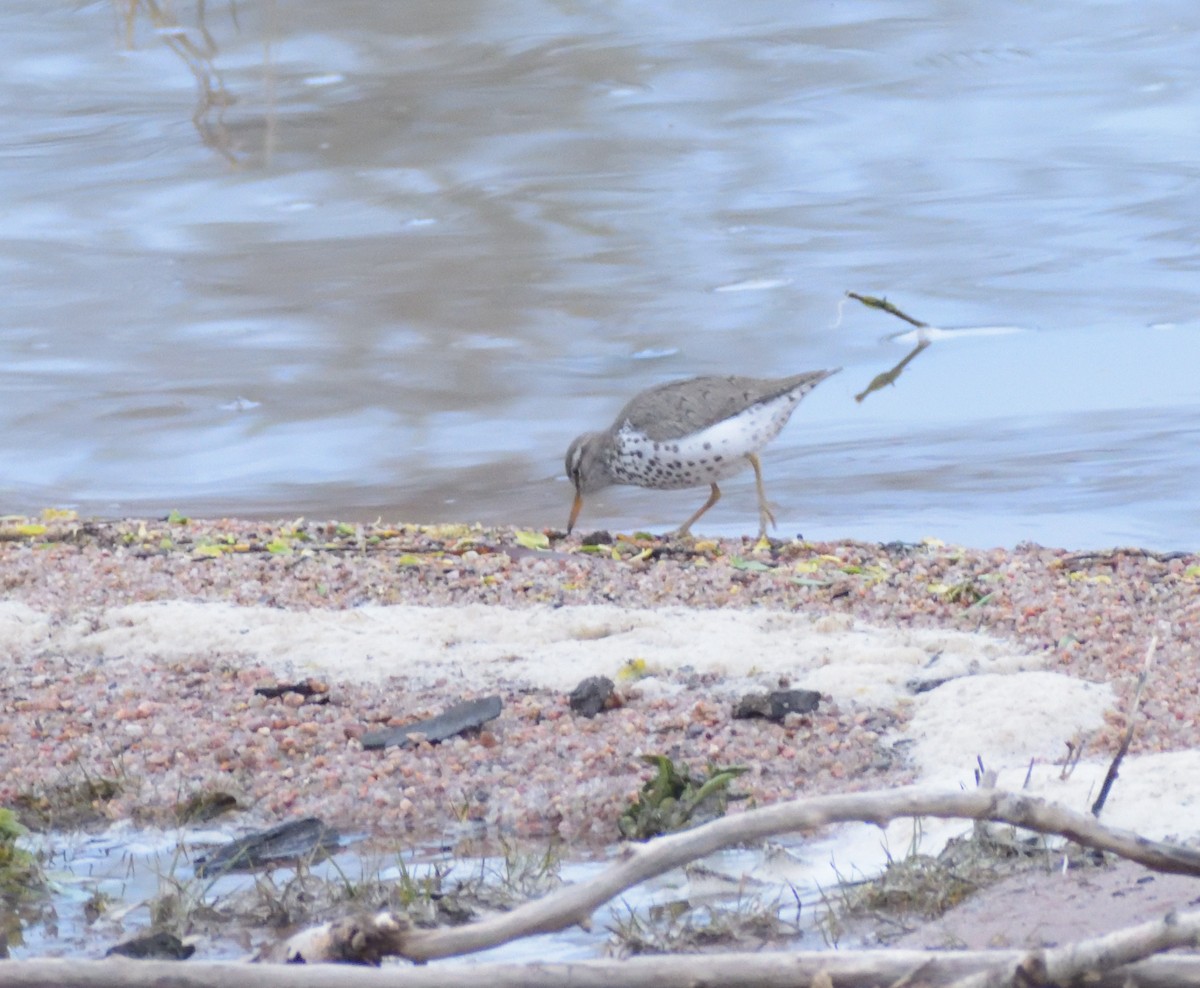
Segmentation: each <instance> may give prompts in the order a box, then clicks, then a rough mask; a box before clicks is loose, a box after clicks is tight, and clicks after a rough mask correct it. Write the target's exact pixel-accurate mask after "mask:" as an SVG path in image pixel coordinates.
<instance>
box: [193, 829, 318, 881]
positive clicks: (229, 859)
mask: <svg viewBox="0 0 1200 988" xmlns="http://www.w3.org/2000/svg"><path fill="white" fill-rule="evenodd" d="M340 846H341V836H340V835H339V834H338V832H337V831H336V830H334V829H333V828H332V827H329V826H326V825H325V824H324V823H323V822H322V821H321V820H318V819H317V818H316V817H315V816H310V817H305V818H304V819H303V820H290V821H288V822H287V823H282V824H280V825H279V826H278V827H272V828H271V829H270V830H263V831H260V832H259V833H256V834H248V835H247V836H245V837H239V838H238V839H237V840H233V841H230V842H229V843H228V844H224V845H222V846H221V847H219V848H217V850H216V851H214V852H213V853H212V854H210V855H206V856H204V857H201V858H198V859H197V860H196V875H197V876H198V877H201V878H203V877H207V876H211V875H216V874H220V873H221V872H225V871H254V870H255V869H258V868H269V867H273V866H275V865H282V864H292V863H294V862H296V861H304V860H314V859H316V858H319V857H325V856H326V855H327V854H328V853H329V852H330V851H334V850H336V849H337V848H338V847H340Z"/></svg>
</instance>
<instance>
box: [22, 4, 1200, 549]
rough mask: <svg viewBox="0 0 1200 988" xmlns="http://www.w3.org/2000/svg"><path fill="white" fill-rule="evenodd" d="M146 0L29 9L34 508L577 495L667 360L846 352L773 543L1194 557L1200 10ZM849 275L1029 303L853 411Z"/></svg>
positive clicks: (783, 365)
mask: <svg viewBox="0 0 1200 988" xmlns="http://www.w3.org/2000/svg"><path fill="white" fill-rule="evenodd" d="M130 6H131V5H129V4H124V3H122V4H116V3H109V2H106V0H96V2H92V3H86V4H60V5H50V6H47V5H46V4H44V3H36V2H34V0H9V2H7V3H5V4H3V5H2V8H0V49H2V53H3V57H2V58H0V106H2V109H3V114H4V119H5V128H4V131H3V133H2V134H0V215H2V216H3V222H2V223H0V277H2V283H3V286H4V304H3V305H2V306H0V463H2V464H3V469H2V470H0V513H4V512H32V511H36V510H38V509H40V508H42V507H45V506H49V505H58V506H65V507H75V508H77V509H79V510H80V511H82V512H85V513H91V514H102V515H127V514H132V513H159V512H162V513H165V512H166V511H168V510H171V509H179V510H181V511H183V512H185V513H192V514H247V515H267V516H293V515H300V514H305V515H309V516H318V517H330V516H336V517H340V518H346V519H357V518H373V517H375V516H378V515H382V516H383V517H385V518H395V519H403V520H411V521H427V522H434V521H447V520H478V521H483V522H487V523H499V522H514V523H517V524H521V525H527V526H536V527H542V526H548V525H550V526H561V525H563V523H564V522H565V518H566V513H567V508H568V506H569V501H570V495H569V492H568V490H567V486H566V482H565V480H564V479H563V478H562V477H561V473H562V455H563V453H564V452H565V449H566V446H567V444H568V442H569V441H570V439H571V438H572V436H574V435H575V434H576V433H577V432H579V431H582V430H583V429H585V428H591V427H597V426H601V425H604V424H606V422H607V421H608V420H609V419H610V418H611V416H612V415H613V414H614V413H615V412H616V410H617V409H618V408H619V407H620V405H621V404H622V403H623V402H624V400H625V399H626V398H627V397H628V396H629V395H630V394H632V393H633V392H634V391H636V390H638V389H640V388H642V387H645V386H648V385H650V384H653V383H656V382H658V381H660V380H663V379H666V378H671V377H680V376H688V375H692V374H700V373H719V372H731V371H738V372H742V373H750V374H772V373H776V372H784V371H794V370H803V369H810V368H816V367H827V366H839V365H841V366H844V367H845V368H846V370H845V372H844V373H843V374H842V375H840V376H839V377H837V378H834V379H833V380H831V381H829V382H827V383H825V384H824V385H822V387H821V388H820V389H818V390H817V391H816V392H815V393H814V394H813V395H811V396H810V397H809V398H808V399H807V400H806V402H805V404H804V406H802V408H801V410H800V411H799V413H798V414H797V416H796V418H795V420H794V422H793V424H792V425H791V426H790V427H789V428H788V429H787V430H786V431H785V432H784V433H783V435H782V436H781V437H780V438H779V439H778V440H777V441H776V442H775V444H774V445H773V446H772V448H771V449H770V450H769V452H768V454H767V457H766V471H767V473H766V476H767V483H768V491H769V493H770V495H771V498H772V500H773V501H774V502H775V503H776V504H777V506H778V508H777V511H776V514H777V516H778V518H779V520H780V534H783V535H792V534H796V533H798V532H803V533H804V534H805V535H807V536H810V537H827V536H828V537H835V536H837V537H840V536H851V537H861V538H872V539H875V538H877V539H915V538H919V537H921V536H924V535H936V536H940V537H942V538H945V539H950V540H959V541H967V542H972V543H978V544H994V543H1000V544H1004V543H1010V544H1011V543H1015V542H1017V541H1021V540H1025V539H1030V540H1035V541H1040V542H1045V543H1053V544H1065V545H1070V546H1093V545H1104V544H1110V543H1114V542H1138V543H1142V544H1147V545H1151V546H1157V547H1163V548H1175V547H1180V546H1185V545H1188V546H1194V545H1195V540H1196V534H1197V532H1198V531H1200V496H1198V495H1197V485H1196V484H1195V482H1194V478H1195V477H1196V476H1198V475H1200V443H1198V442H1197V438H1198V434H1200V389H1198V386H1197V384H1196V370H1195V368H1196V367H1197V366H1200V316H1198V314H1197V310H1198V304H1197V303H1198V301H1200V254H1198V253H1197V243H1200V143H1198V138H1197V134H1198V133H1200V58H1197V51H1198V44H1200V41H1198V38H1200V34H1198V30H1200V17H1198V15H1197V14H1196V11H1195V5H1194V4H1192V3H1186V2H1184V0H1163V2H1158V3H1152V4H1143V5H1130V4H1114V3H1099V2H1098V3H1091V4H1087V5H1085V7H1084V8H1083V9H1080V8H1079V7H1077V6H1074V5H1072V6H1068V7H1061V8H1059V7H1054V6H1050V7H1039V6H1036V5H1033V6H1031V5H1029V4H1025V3H1018V2H1015V0H1001V2H998V3H991V4H953V3H939V2H928V0H926V2H917V0H896V2H891V3H887V4H879V3H870V2H846V3H842V2H839V3H832V4H796V3H793V2H782V0H780V2H774V0H763V2H759V3H755V4H745V3H733V2H723V0H722V2H714V3H708V4H703V5H695V4H683V3H671V2H666V3H659V4H652V5H647V4H644V3H633V2H626V0H613V2H609V3H604V4H556V3H549V2H537V0H509V2H505V0H488V2H462V3H453V4H438V3H402V4H395V3H383V2H360V3H339V4H328V3H316V2H311V0H296V2H292V3H287V4H280V3H275V2H271V0H249V2H246V3H239V4H237V5H231V4H226V3H221V2H216V3H211V2H210V3H209V4H207V5H206V6H205V7H203V8H197V6H196V5H195V4H190V3H182V4H178V5H174V12H175V16H176V17H177V19H176V20H169V19H166V17H165V16H164V15H163V14H162V13H161V12H156V11H155V10H152V9H151V8H149V7H147V6H145V5H133V9H132V10H130ZM847 290H854V291H859V292H865V293H869V294H874V295H886V296H888V298H889V299H891V300H892V301H893V302H895V303H896V304H898V305H900V306H901V307H902V308H904V309H906V310H907V311H909V312H911V313H912V314H913V315H915V316H917V317H918V318H920V319H921V320H924V321H926V322H929V323H932V324H934V325H935V326H937V327H941V328H958V329H966V330H978V329H984V328H995V327H1000V328H1009V329H1011V330H1013V331H1011V332H1000V333H978V332H961V333H954V332H950V333H946V334H935V336H934V339H933V345H932V346H930V347H929V348H928V349H927V350H925V351H924V352H923V353H921V354H920V356H919V357H918V358H916V359H915V360H914V361H913V362H912V364H911V365H909V366H908V367H907V368H906V369H905V371H904V373H903V375H902V376H901V377H900V379H899V380H898V382H897V383H896V386H895V387H887V388H884V389H883V390H882V391H879V392H876V393H873V394H871V395H869V396H867V397H866V398H865V399H864V400H863V401H861V402H858V401H856V400H855V396H856V395H858V394H860V393H862V392H863V390H864V389H865V388H866V387H867V385H868V383H869V382H870V381H871V380H872V379H873V378H874V377H875V376H876V375H878V374H880V373H881V372H884V371H887V370H888V369H889V368H891V367H892V366H893V365H895V364H896V363H897V361H899V360H900V359H901V358H902V357H903V356H904V354H905V353H906V352H908V350H909V349H911V345H912V343H911V341H905V340H897V339H895V338H894V336H895V334H896V333H897V332H902V331H903V330H904V329H905V328H906V327H905V326H904V325H903V324H902V323H900V322H898V321H897V320H895V319H894V318H892V317H890V316H888V315H886V314H884V313H881V312H878V311H874V310H869V309H866V308H863V307H862V306H860V305H858V304H857V303H853V302H848V301H846V300H845V299H844V297H843V293H844V292H845V291H847ZM697 503H698V501H697V498H696V495H695V493H694V492H684V493H672V494H655V493H652V492H641V491H636V490H616V491H611V492H608V493H605V494H603V495H600V496H598V497H597V498H595V499H594V500H593V501H592V502H591V503H589V505H588V507H587V509H586V512H585V516H584V519H583V524H584V525H585V526H589V525H595V526H600V525H605V526H612V527H616V528H624V529H633V528H650V529H655V528H656V527H663V528H665V527H668V526H671V525H675V524H678V523H679V522H680V521H681V520H682V519H683V518H684V517H686V515H687V514H688V513H690V512H691V510H692V509H693V508H694V507H695V506H696V504H697ZM756 519H757V515H756V511H755V505H754V497H753V486H752V482H751V481H750V480H749V479H748V478H743V479H741V480H740V481H733V482H730V483H729V484H728V485H727V486H726V498H725V501H724V502H723V503H722V504H721V505H720V506H718V508H716V509H715V510H714V511H713V512H712V514H711V515H710V516H709V517H708V518H706V519H705V522H704V525H702V526H700V527H701V528H702V529H706V530H707V531H711V532H713V533H714V534H742V533H748V532H752V531H753V530H754V529H755V527H756Z"/></svg>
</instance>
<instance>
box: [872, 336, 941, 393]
mask: <svg viewBox="0 0 1200 988" xmlns="http://www.w3.org/2000/svg"><path fill="white" fill-rule="evenodd" d="M927 346H929V340H926V339H922V340H919V341H918V342H917V345H916V346H915V347H913V348H912V349H911V350H910V351H909V352H908V353H906V354H905V355H904V358H903V359H902V360H901V361H900V363H898V364H897V365H896V366H895V367H893V368H892V369H891V370H888V371H884V372H883V373H882V374H876V375H875V376H874V377H873V378H871V383H870V384H868V385H867V386H866V388H865V389H864V390H862V391H860V392H859V393H858V394H856V395H855V396H854V400H855V401H857V402H862V400H863V399H864V398H866V397H867V395H869V394H870V393H871V392H872V391H878V390H879V389H880V388H883V387H886V386H887V385H889V384H893V385H894V384H895V383H896V379H897V378H898V377H899V376H900V372H901V371H903V370H904V368H905V367H907V366H908V364H909V362H910V361H911V360H912V359H913V358H914V357H916V355H917V354H918V353H920V352H921V351H922V350H924V349H925V348H926V347H927Z"/></svg>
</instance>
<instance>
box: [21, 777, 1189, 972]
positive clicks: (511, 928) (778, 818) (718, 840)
mask: <svg viewBox="0 0 1200 988" xmlns="http://www.w3.org/2000/svg"><path fill="white" fill-rule="evenodd" d="M912 816H925V817H937V818H962V819H974V820H977V821H991V822H994V823H1008V824H1011V825H1014V826H1018V827H1023V828H1026V829H1028V830H1032V831H1036V832H1039V833H1044V834H1059V835H1062V836H1064V837H1067V838H1069V839H1071V840H1074V841H1076V842H1078V843H1080V844H1083V845H1085V846H1087V847H1091V848H1095V849H1098V850H1103V851H1111V852H1113V853H1115V854H1118V855H1121V856H1123V857H1126V858H1129V859H1130V860H1133V861H1137V862H1140V863H1141V864H1143V865H1145V866H1146V867H1149V868H1152V869H1155V870H1158V871H1165V872H1175V873H1181V874H1192V875H1200V851H1197V850H1193V849H1191V848H1187V847H1179V846H1174V845H1171V844H1166V843H1162V842H1158V841H1151V840H1146V839H1145V838H1142V837H1139V836H1138V835H1137V834H1134V833H1131V832H1129V831H1125V830H1118V829H1115V828H1112V827H1107V826H1104V825H1103V824H1101V823H1100V822H1099V821H1097V820H1096V819H1095V818H1094V817H1092V816H1090V815H1088V814H1083V813H1077V812H1075V811H1073V810H1069V809H1067V808H1065V807H1063V806H1058V805H1056V804H1053V803H1049V802H1046V801H1044V800H1040V799H1036V798H1033V797H1030V796H1025V795H1019V794H1016V793H1009V792H1004V791H1000V790H996V789H990V788H989V789H977V790H971V791H966V792H960V791H947V792H939V791H933V790H928V789H924V788H921V787H915V786H913V787H906V788H900V789H895V790H891V791H887V792H874V793H857V794H850V795H835V796H819V797H814V798H810V799H801V800H794V801H791V802H788V803H780V804H776V805H774V806H768V807H763V808H761V809H757V810H751V811H747V812H745V813H741V814H738V815H735V816H728V817H724V818H722V819H719V820H715V821H713V822H712V823H708V824H706V825H704V826H702V827H697V828H696V829H694V830H690V831H686V832H684V833H680V834H673V835H670V836H667V837H661V838H658V839H657V840H654V841H650V842H649V843H646V844H640V845H634V846H630V847H628V848H626V850H625V852H624V854H623V856H622V857H621V858H620V859H619V860H618V861H617V863H616V864H615V865H613V866H612V867H611V868H609V869H608V870H607V871H605V872H604V873H603V874H601V875H599V876H598V877H597V878H595V879H593V880H591V881H589V882H583V883H580V884H578V885H570V886H566V887H564V888H562V889H559V890H558V891H556V892H554V893H552V894H550V895H548V896H545V897H544V898H542V899H539V900H537V901H535V902H531V903H527V904H526V905H524V906H521V907H519V908H518V909H515V910H513V911H512V912H510V913H507V914H505V915H502V916H497V917H494V918H491V919H487V920H484V921H483V922H480V923H475V924H472V925H470V926H466V927H460V928H457V929H444V930H435V931H429V930H415V929H410V928H409V927H408V926H407V924H406V923H405V922H403V921H402V920H401V921H397V922H395V923H393V922H390V921H389V920H388V918H387V914H383V915H382V916H381V917H374V918H373V919H371V918H368V920H366V921H354V920H350V921H342V922H341V924H340V927H339V925H338V924H330V925H329V926H328V927H325V928H319V929H322V930H324V931H325V932H326V933H329V932H333V933H334V934H335V935H334V936H333V941H334V942H335V943H342V942H345V943H349V944H350V946H351V947H354V948H355V949H358V947H364V946H365V948H366V951H367V954H368V955H369V956H366V957H364V958H360V959H366V960H367V961H378V960H379V959H380V958H381V957H382V956H392V955H399V956H403V957H406V958H408V959H410V960H417V961H428V960H433V959H435V958H444V957H449V956H453V955H457V954H462V953H468V952H472V951H477V950H482V949H484V948H487V947H491V946H495V945H498V944H501V943H505V942H507V941H510V940H513V939H516V938H519V937H522V936H528V935H530V934H534V933H550V932H554V931H557V930H561V929H564V928H566V927H568V926H570V925H572V924H576V923H578V924H583V923H586V922H587V921H588V919H589V917H590V916H591V914H592V912H593V911H594V910H595V909H596V908H597V907H599V906H601V905H603V904H604V903H605V902H607V901H609V900H610V899H612V898H613V897H615V896H616V895H618V894H620V893H621V892H622V891H624V890H626V889H628V888H630V887H632V886H634V885H636V884H638V883H639V882H642V881H645V880H646V879H648V878H651V877H654V876H655V875H659V874H662V873H663V872H665V871H668V870H670V869H671V868H675V867H678V866H681V865H683V864H686V863H688V862H689V861H691V860H693V859H695V858H699V857H704V856H705V855H708V854H711V853H713V852H714V851H717V850H720V849H721V848H724V847H727V846H730V845H732V844H738V843H743V842H753V841H757V840H761V839H763V838H766V837H769V836H772V835H774V834H779V833H786V832H790V831H797V830H810V829H813V828H816V827H820V826H824V825H827V824H833V823H844V822H851V821H861V822H865V823H873V824H876V825H878V826H881V827H882V826H885V825H886V824H888V823H889V822H891V821H892V820H894V819H897V818H900V817H912ZM338 929H342V930H343V932H345V931H348V936H338V935H336V934H337V930H338ZM307 936H308V939H307V940H306V941H300V940H297V939H293V940H292V941H289V943H290V944H291V945H292V948H293V949H294V948H296V946H297V945H298V944H300V943H304V948H303V950H300V951H298V952H300V953H304V955H305V959H307V960H313V959H316V958H314V957H313V956H310V954H311V953H312V952H314V951H315V952H316V953H321V949H319V948H318V946H317V945H318V944H319V942H320V939H319V937H314V936H313V931H308V933H307ZM359 941H361V943H359ZM1197 944H1200V913H1187V914H1183V915H1180V916H1176V915H1174V914H1172V915H1170V916H1168V917H1167V918H1166V919H1164V920H1162V921H1160V922H1158V923H1150V924H1145V925H1143V926H1138V927H1132V928H1129V929H1127V930H1120V931H1117V932H1116V933H1111V934H1108V935H1106V936H1103V937H1098V938H1096V939H1094V940H1087V941H1083V942H1081V943H1078V944H1075V945H1072V946H1069V947H1063V948H1058V949H1055V950H1044V951H1033V952H1024V951H962V952H929V951H864V952H850V951H840V952H836V953H834V952H779V953H766V954H752V955H746V954H726V955H705V956H703V957H686V956H684V957H652V958H634V959H631V960H628V961H589V962H584V963H573V964H534V965H521V964H510V965H496V964H484V965H470V966H465V967H461V968H460V967H457V966H455V965H449V966H448V965H436V966H432V967H431V966H418V967H395V966H393V967H390V968H383V969H379V968H362V967H347V966H342V965H325V964H319V965H318V964H309V965H296V964H291V965H286V966H285V965H272V964H234V963H204V962H191V961H189V962H159V961H129V960H127V959H124V958H111V959H107V960H104V961H60V960H53V961H51V960H32V961H6V962H0V988H49V986H51V985H54V986H63V988H116V986H118V985H127V986H129V988H142V986H150V985H165V984H170V985H172V986H176V988H284V986H287V988H305V986H308V985H314V986H315V985H327V986H331V988H370V986H376V985H379V986H383V985H389V986H404V988H427V986H428V988H431V986H433V985H440V986H446V988H478V986H479V985H480V984H486V985H488V988H507V986H510V985H511V986H516V985H523V986H530V988H550V986H564V985H570V986H572V988H581V986H597V988H600V986H605V988H609V986H611V985H614V984H622V985H630V986H633V988H641V986H643V985H645V986H650V985H653V986H655V988H672V986H675V985H679V986H684V985H697V984H724V985H729V986H734V988H736V986H742V985H747V986H748V985H757V986H764V988H771V986H776V985H778V986H785V985H786V986H789V988H790V986H801V985H803V986H809V985H811V984H813V983H814V982H816V983H826V982H828V981H829V980H830V979H832V980H833V982H834V983H835V984H836V985H837V986H838V988H866V986H868V985H877V984H881V983H883V984H890V983H895V982H902V983H904V984H913V983H921V984H929V985H957V984H959V983H961V984H962V986H963V988H968V986H969V988H985V986H986V988H992V986H1000V985H1010V984H1011V985H1014V986H1017V988H1023V986H1026V985H1028V984H1045V983H1058V984H1065V983H1068V982H1070V981H1071V980H1072V979H1074V978H1076V977H1078V976H1080V975H1082V974H1086V975H1087V977H1088V982H1089V984H1093V985H1096V986H1103V988H1107V986H1110V985H1111V986H1113V988H1115V986H1117V985H1125V984H1127V983H1128V979H1129V978H1133V979H1134V980H1135V981H1136V983H1137V984H1139V985H1142V986H1159V985H1162V986H1165V985H1168V984H1170V985H1178V984H1181V983H1184V982H1186V981H1189V980H1190V981H1192V982H1193V983H1200V958H1164V957H1152V958H1150V959H1148V960H1139V958H1147V957H1149V955H1151V954H1153V953H1156V952H1158V951H1161V950H1166V949H1170V948H1172V947H1177V946H1182V945H1192V946H1194V945H1197ZM337 949H339V948H335V949H334V950H333V953H335V954H336V953H337ZM349 955H350V954H349V953H347V952H344V953H343V958H344V957H345V956H349ZM293 956H294V954H293ZM1131 961H1136V962H1137V963H1135V964H1132V965H1131V964H1130V962H1131Z"/></svg>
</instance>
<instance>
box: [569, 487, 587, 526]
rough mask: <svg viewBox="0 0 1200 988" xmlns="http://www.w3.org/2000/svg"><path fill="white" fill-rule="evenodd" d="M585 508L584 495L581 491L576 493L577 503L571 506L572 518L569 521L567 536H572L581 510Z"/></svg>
mask: <svg viewBox="0 0 1200 988" xmlns="http://www.w3.org/2000/svg"><path fill="white" fill-rule="evenodd" d="M582 507H583V494H582V492H580V491H576V492H575V503H574V504H572V505H571V517H570V518H568V519H567V534H568V535H570V534H571V530H572V529H573V528H574V527H575V519H576V518H578V517H579V509H580V508H582Z"/></svg>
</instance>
